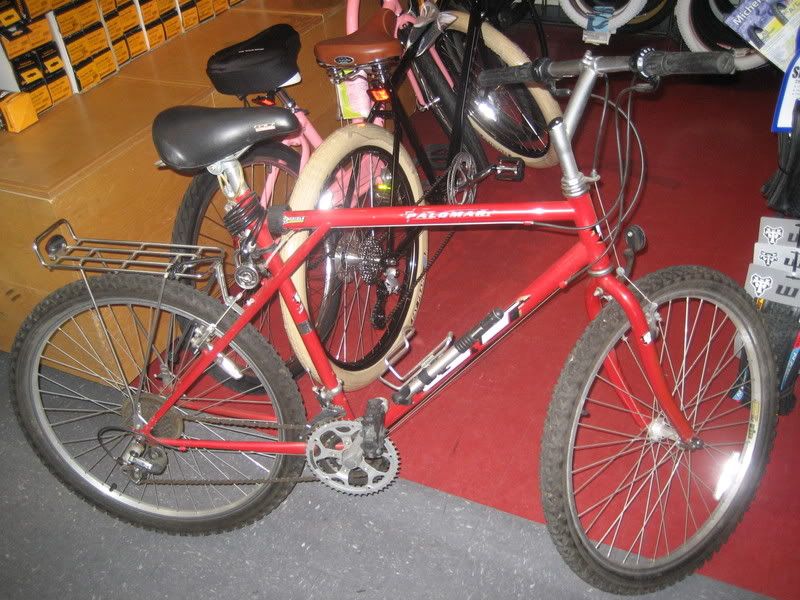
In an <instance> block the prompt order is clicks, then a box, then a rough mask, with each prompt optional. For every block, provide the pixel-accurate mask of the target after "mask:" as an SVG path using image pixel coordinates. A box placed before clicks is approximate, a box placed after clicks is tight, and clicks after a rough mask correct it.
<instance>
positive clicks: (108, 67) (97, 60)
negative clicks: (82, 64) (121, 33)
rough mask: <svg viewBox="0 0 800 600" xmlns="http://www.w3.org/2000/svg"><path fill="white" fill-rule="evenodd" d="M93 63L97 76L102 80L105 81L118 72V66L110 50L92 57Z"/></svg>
mask: <svg viewBox="0 0 800 600" xmlns="http://www.w3.org/2000/svg"><path fill="white" fill-rule="evenodd" d="M92 63H93V64H94V69H95V71H97V76H98V77H100V79H105V78H106V77H108V76H109V75H112V74H113V73H115V72H116V70H117V65H116V63H115V62H114V55H113V54H112V53H111V50H109V49H106V50H104V51H103V52H100V53H98V54H95V55H94V56H93V57H92Z"/></svg>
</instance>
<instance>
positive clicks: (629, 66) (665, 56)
mask: <svg viewBox="0 0 800 600" xmlns="http://www.w3.org/2000/svg"><path fill="white" fill-rule="evenodd" d="M587 68H589V69H592V70H594V71H595V72H596V73H598V74H601V73H620V72H625V71H631V72H635V73H639V74H640V75H641V76H643V77H645V78H647V79H652V78H654V77H661V76H666V75H698V74H715V75H728V74H731V73H733V72H734V71H735V70H736V67H735V65H734V61H733V55H732V54H731V53H730V52H662V51H658V50H652V49H648V48H646V49H644V50H641V51H640V52H638V53H636V54H634V55H632V56H597V57H592V56H591V55H589V56H587V57H585V58H582V59H577V60H560V61H553V60H550V59H549V58H539V59H537V60H534V61H533V62H529V63H525V64H523V65H519V66H516V67H504V68H500V69H487V70H485V71H483V72H481V73H480V74H479V75H478V81H477V83H478V86H480V87H486V88H489V87H497V86H500V85H513V84H516V83H526V82H530V81H533V82H537V83H543V84H546V83H549V82H551V81H553V80H556V79H562V78H565V77H577V76H578V75H579V74H580V73H581V71H582V70H584V69H587Z"/></svg>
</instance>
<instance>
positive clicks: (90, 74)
mask: <svg viewBox="0 0 800 600" xmlns="http://www.w3.org/2000/svg"><path fill="white" fill-rule="evenodd" d="M72 68H73V69H74V70H75V79H77V80H78V89H79V90H80V91H84V90H88V89H89V88H90V87H92V86H93V85H96V84H97V82H98V81H100V76H99V75H98V74H97V70H96V69H95V68H94V63H92V59H91V58H89V59H87V60H85V61H83V62H82V63H80V64H78V65H73V66H72Z"/></svg>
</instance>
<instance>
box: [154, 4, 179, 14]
mask: <svg viewBox="0 0 800 600" xmlns="http://www.w3.org/2000/svg"><path fill="white" fill-rule="evenodd" d="M156 2H158V13H159V14H160V15H161V16H162V17H163V16H164V15H165V14H167V13H168V12H172V11H173V10H174V11H177V10H178V5H177V4H175V0H156Z"/></svg>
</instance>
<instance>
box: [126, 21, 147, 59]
mask: <svg viewBox="0 0 800 600" xmlns="http://www.w3.org/2000/svg"><path fill="white" fill-rule="evenodd" d="M125 41H126V42H127V43H128V52H129V53H130V55H131V58H133V57H134V56H139V55H140V54H142V53H143V52H147V41H146V39H145V37H144V31H142V30H141V29H139V28H138V27H137V28H135V29H131V30H130V31H128V32H126V33H125Z"/></svg>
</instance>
